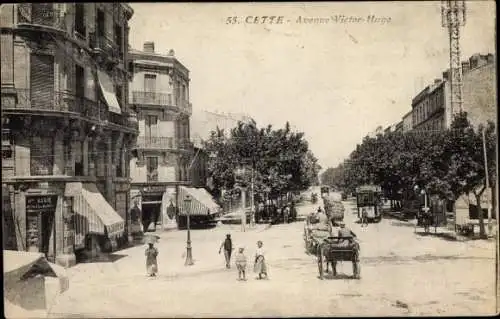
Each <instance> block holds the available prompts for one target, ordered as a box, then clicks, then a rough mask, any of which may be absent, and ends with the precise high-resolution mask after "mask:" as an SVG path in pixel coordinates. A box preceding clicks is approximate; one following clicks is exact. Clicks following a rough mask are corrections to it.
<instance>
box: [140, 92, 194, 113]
mask: <svg viewBox="0 0 500 319" xmlns="http://www.w3.org/2000/svg"><path fill="white" fill-rule="evenodd" d="M132 104H138V105H151V106H166V107H170V108H172V110H173V111H175V112H180V113H185V114H191V113H192V105H191V103H189V102H188V101H175V99H174V97H173V95H172V94H170V93H156V92H145V91H134V92H132Z"/></svg>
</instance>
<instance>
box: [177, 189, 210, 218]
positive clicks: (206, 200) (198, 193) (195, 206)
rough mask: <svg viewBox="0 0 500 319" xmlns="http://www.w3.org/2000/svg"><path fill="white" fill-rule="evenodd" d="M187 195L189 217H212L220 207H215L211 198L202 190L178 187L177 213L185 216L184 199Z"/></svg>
mask: <svg viewBox="0 0 500 319" xmlns="http://www.w3.org/2000/svg"><path fill="white" fill-rule="evenodd" d="M187 195H189V196H190V197H191V204H190V206H191V207H190V210H189V213H190V214H191V215H212V214H216V213H218V211H219V210H220V206H219V205H217V204H216V203H215V202H214V200H213V199H212V196H210V194H209V193H208V192H207V191H206V190H205V189H203V188H192V187H185V186H180V187H179V212H180V213H181V214H186V211H185V209H186V205H185V204H184V199H186V197H187Z"/></svg>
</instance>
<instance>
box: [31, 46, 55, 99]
mask: <svg viewBox="0 0 500 319" xmlns="http://www.w3.org/2000/svg"><path fill="white" fill-rule="evenodd" d="M30 83H31V105H32V108H36V109H53V108H54V57H53V56H51V55H42V54H32V55H31V76H30Z"/></svg>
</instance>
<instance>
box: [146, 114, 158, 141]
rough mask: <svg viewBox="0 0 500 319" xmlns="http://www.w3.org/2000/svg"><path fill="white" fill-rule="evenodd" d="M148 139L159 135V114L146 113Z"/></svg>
mask: <svg viewBox="0 0 500 319" xmlns="http://www.w3.org/2000/svg"><path fill="white" fill-rule="evenodd" d="M145 121H146V131H145V136H146V139H148V140H151V138H152V137H153V138H154V137H158V116H155V115H146V118H145Z"/></svg>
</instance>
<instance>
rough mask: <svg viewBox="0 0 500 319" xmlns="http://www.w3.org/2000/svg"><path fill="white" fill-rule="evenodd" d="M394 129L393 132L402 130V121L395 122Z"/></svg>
mask: <svg viewBox="0 0 500 319" xmlns="http://www.w3.org/2000/svg"><path fill="white" fill-rule="evenodd" d="M394 131H395V132H403V121H400V122H398V123H397V124H396V127H395V130H394Z"/></svg>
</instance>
